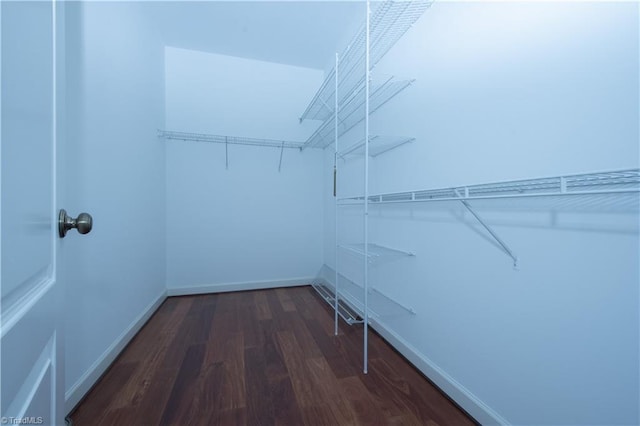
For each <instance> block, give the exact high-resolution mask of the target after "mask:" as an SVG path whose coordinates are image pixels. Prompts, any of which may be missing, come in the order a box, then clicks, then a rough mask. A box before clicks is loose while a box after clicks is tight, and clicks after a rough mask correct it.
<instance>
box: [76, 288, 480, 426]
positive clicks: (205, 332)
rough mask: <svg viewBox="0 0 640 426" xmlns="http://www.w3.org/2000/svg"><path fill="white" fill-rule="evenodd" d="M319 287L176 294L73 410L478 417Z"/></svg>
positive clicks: (122, 419) (132, 415)
mask: <svg viewBox="0 0 640 426" xmlns="http://www.w3.org/2000/svg"><path fill="white" fill-rule="evenodd" d="M369 341H370V349H369V354H370V363H369V374H367V375H364V374H362V326H359V325H355V326H351V327H350V326H348V325H346V324H345V323H344V322H341V324H340V335H338V336H334V335H333V313H332V311H330V308H329V306H327V305H326V304H325V303H324V302H323V301H321V300H320V299H319V297H318V296H317V295H316V294H315V292H314V290H313V289H312V288H311V287H294V288H282V289H275V290H261V291H247V292H237V293H222V294H212V295H199V296H184V297H170V298H168V299H167V300H166V301H165V302H164V303H163V304H162V306H161V307H160V308H159V309H158V311H157V312H156V313H155V314H154V315H153V317H152V318H151V319H150V320H149V322H148V323H147V324H146V325H145V326H144V327H143V328H142V330H140V332H139V333H138V335H137V336H136V337H135V338H134V339H133V340H132V342H131V343H130V344H129V345H128V346H127V347H126V349H125V350H124V351H123V352H122V354H121V355H120V356H119V357H118V359H117V360H116V361H115V362H114V364H113V365H112V366H111V367H110V369H109V370H108V371H107V372H106V373H105V374H104V376H103V377H102V378H101V379H100V381H99V382H98V383H97V384H96V386H94V388H93V389H92V390H91V392H90V393H89V394H88V395H87V396H86V398H85V399H84V400H83V401H82V402H81V403H80V404H79V405H78V407H77V408H76V409H75V411H74V412H73V413H72V415H71V418H72V420H73V423H74V426H84V425H91V426H94V425H171V424H176V425H191V424H193V425H196V424H197V425H251V426H253V425H275V424H277V425H287V426H295V425H331V426H335V425H403V426H404V425H429V426H435V425H441V426H445V425H456V426H457V425H461V426H462V425H471V424H474V421H473V420H472V419H471V418H469V417H468V416H467V415H465V413H464V412H462V411H461V410H459V409H458V408H457V407H456V406H455V405H454V404H453V403H452V402H451V401H450V400H449V399H447V398H446V397H445V396H444V395H443V394H442V393H441V392H440V391H439V390H438V389H437V388H435V387H434V386H433V385H431V384H430V383H429V381H428V380H426V379H425V378H424V377H423V376H422V375H421V374H420V373H419V372H418V371H417V370H415V369H414V368H413V367H412V366H411V365H410V364H408V363H407V361H406V360H404V359H403V358H402V357H401V356H400V355H398V354H397V353H396V352H395V351H394V350H393V349H392V348H391V347H390V346H389V345H388V344H387V343H386V342H385V341H384V340H382V339H381V338H380V337H379V336H378V335H377V334H376V333H373V332H372V333H371V334H370V340H369Z"/></svg>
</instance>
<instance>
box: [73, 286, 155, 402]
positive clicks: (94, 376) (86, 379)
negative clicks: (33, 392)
mask: <svg viewBox="0 0 640 426" xmlns="http://www.w3.org/2000/svg"><path fill="white" fill-rule="evenodd" d="M166 298H167V292H166V290H162V292H161V293H160V294H159V295H158V297H156V298H155V300H154V301H153V302H151V303H150V304H149V305H148V306H147V307H146V308H145V309H144V310H143V311H142V313H141V314H140V315H138V317H137V318H136V319H135V320H133V322H132V323H131V325H129V327H127V329H126V330H124V331H123V332H122V334H121V335H120V336H118V338H117V339H116V340H115V341H114V342H113V343H112V344H111V345H110V346H109V347H108V348H107V350H105V351H104V353H103V354H102V355H101V356H100V357H99V358H98V359H97V360H96V361H95V362H94V363H93V364H92V365H91V367H89V368H88V369H87V371H86V372H85V373H84V374H83V375H82V376H81V377H80V378H79V379H78V381H77V382H76V383H74V384H73V386H71V387H70V388H69V390H68V391H66V392H65V402H64V408H65V412H66V413H67V414H69V413H71V410H73V409H74V408H75V406H76V405H77V404H78V403H79V402H80V400H81V399H82V398H83V397H84V396H85V395H86V394H87V392H89V390H91V387H93V385H94V384H95V383H96V382H97V381H98V379H99V378H100V376H102V374H103V373H104V372H105V371H106V370H107V368H109V366H110V365H111V363H112V362H113V361H114V360H115V359H116V357H117V356H118V355H119V354H120V352H122V350H123V349H124V348H125V346H127V344H128V343H129V342H130V341H131V339H132V338H133V337H134V336H135V335H136V333H138V331H140V329H141V328H142V326H143V325H144V324H145V323H146V322H147V320H148V319H149V318H150V317H151V315H153V313H154V312H155V311H156V310H157V309H158V308H159V307H160V305H161V304H162V302H164V300H165V299H166Z"/></svg>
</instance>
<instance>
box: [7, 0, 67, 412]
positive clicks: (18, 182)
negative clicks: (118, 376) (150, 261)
mask: <svg viewBox="0 0 640 426" xmlns="http://www.w3.org/2000/svg"><path fill="white" fill-rule="evenodd" d="M55 7H56V5H55V4H54V3H52V2H51V1H38V2H29V1H20V2H6V1H2V2H0V18H1V28H2V35H1V42H2V48H1V49H2V50H1V53H2V68H1V69H2V71H1V80H2V92H1V106H0V108H1V122H0V126H1V134H2V140H1V151H0V155H1V172H2V173H1V185H2V197H1V201H0V203H1V204H0V225H1V231H2V239H1V246H0V253H1V258H2V264H1V275H0V280H1V281H0V287H1V300H0V308H1V311H0V321H1V323H0V328H1V340H0V344H1V349H0V357H1V358H0V382H1V388H2V389H1V395H0V398H1V399H0V416H2V419H0V420H1V423H2V424H56V425H62V424H64V415H65V413H64V412H63V404H62V403H63V399H64V387H63V386H64V384H63V378H64V374H63V371H62V369H61V367H62V365H63V363H64V358H63V352H62V343H63V340H64V339H63V336H62V334H61V330H62V327H61V326H60V325H61V324H62V322H61V319H62V318H61V309H60V308H61V306H62V297H63V292H62V290H61V288H60V284H58V283H56V253H57V245H58V236H57V223H56V220H57V218H56V216H57V214H56V164H55V162H56V137H55V133H56V124H55V123H56V108H55V104H56V94H55V84H54V79H55V73H54V67H55V65H56V59H55V54H56V49H55V47H54V44H55V42H56V37H54V34H55V32H56V23H55V20H56V13H55V11H54V8H55Z"/></svg>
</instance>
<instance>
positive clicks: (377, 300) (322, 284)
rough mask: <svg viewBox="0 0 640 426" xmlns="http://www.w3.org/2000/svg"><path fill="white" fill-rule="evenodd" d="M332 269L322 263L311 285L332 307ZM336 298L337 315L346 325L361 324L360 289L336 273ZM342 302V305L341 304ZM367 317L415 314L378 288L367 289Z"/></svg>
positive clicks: (362, 314)
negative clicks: (337, 304) (337, 299)
mask: <svg viewBox="0 0 640 426" xmlns="http://www.w3.org/2000/svg"><path fill="white" fill-rule="evenodd" d="M335 276H336V275H335V271H334V270H333V269H331V268H329V267H328V266H327V265H323V266H322V268H321V269H320V272H319V273H318V276H317V277H316V279H315V280H314V281H313V288H314V289H315V290H316V291H317V292H318V293H319V294H320V296H321V297H322V298H323V299H324V300H325V301H326V302H327V303H329V304H330V306H331V307H334V301H335V299H334V294H335V285H334V281H335ZM338 298H339V300H340V304H339V308H338V315H340V317H342V319H344V320H345V321H346V322H347V323H348V324H349V325H352V324H359V323H362V322H363V321H362V318H363V317H364V303H363V298H364V288H363V287H362V286H361V285H358V284H356V283H355V282H353V281H351V280H350V279H349V278H347V277H345V276H344V275H342V274H338ZM345 305H346V306H345ZM368 308H369V309H368V310H369V317H371V316H375V317H378V318H380V317H398V316H406V315H415V311H414V309H413V308H411V307H408V306H405V305H403V304H402V303H400V302H398V301H397V300H394V299H393V298H391V297H389V296H387V295H386V294H384V293H382V292H381V291H379V290H377V289H375V288H371V289H369V306H368Z"/></svg>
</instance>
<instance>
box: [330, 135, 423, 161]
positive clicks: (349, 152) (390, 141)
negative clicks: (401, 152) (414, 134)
mask: <svg viewBox="0 0 640 426" xmlns="http://www.w3.org/2000/svg"><path fill="white" fill-rule="evenodd" d="M414 140H416V138H409V137H403V136H398V137H395V136H371V137H370V138H369V156H370V157H377V156H378V155H381V154H384V153H385V152H389V151H391V150H393V149H395V148H398V147H400V146H402V145H404V144H407V143H410V142H413V141H414ZM362 155H364V139H363V140H361V141H360V142H358V143H355V144H353V145H352V146H350V147H349V148H347V149H345V150H343V151H340V152H339V153H338V156H339V157H340V158H345V157H348V156H362Z"/></svg>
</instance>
